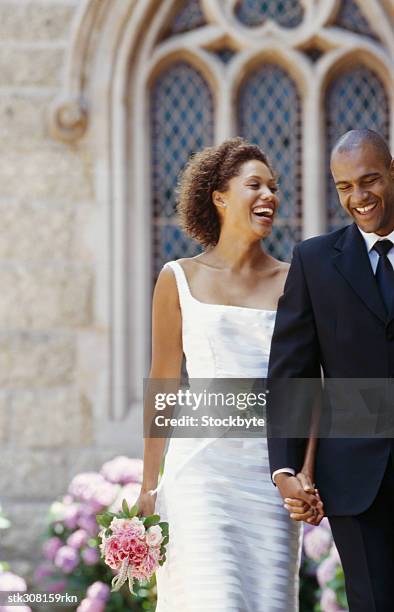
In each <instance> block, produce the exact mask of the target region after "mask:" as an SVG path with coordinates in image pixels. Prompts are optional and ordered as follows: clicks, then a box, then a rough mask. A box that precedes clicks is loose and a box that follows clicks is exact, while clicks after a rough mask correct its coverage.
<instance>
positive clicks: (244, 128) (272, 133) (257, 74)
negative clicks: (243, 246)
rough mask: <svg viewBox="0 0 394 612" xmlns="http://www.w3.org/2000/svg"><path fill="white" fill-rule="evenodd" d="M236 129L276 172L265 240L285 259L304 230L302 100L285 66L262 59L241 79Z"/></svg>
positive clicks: (287, 258) (277, 255)
mask: <svg viewBox="0 0 394 612" xmlns="http://www.w3.org/2000/svg"><path fill="white" fill-rule="evenodd" d="M238 129H239V133H240V134H241V135H242V136H244V137H245V138H247V139H248V140H250V141H252V142H255V143H256V144H258V145H260V146H261V147H262V148H263V149H264V150H265V151H266V152H267V154H268V156H269V158H270V160H271V163H272V165H273V167H274V169H275V170H276V172H278V174H279V183H280V199H281V204H280V208H279V215H278V218H277V219H276V221H275V224H274V227H273V230H272V234H271V236H269V237H268V238H267V239H266V240H265V241H264V244H265V246H266V248H267V249H268V250H269V252H270V253H271V254H272V255H273V256H274V257H278V258H279V259H282V260H283V259H284V260H287V261H289V260H290V258H291V252H292V249H293V246H294V245H295V243H296V242H298V241H299V240H300V239H301V236H302V233H301V230H302V191H301V103H300V98H299V95H298V92H297V87H296V85H295V83H294V81H293V80H292V79H291V77H290V76H289V75H288V74H287V72H286V71H285V70H283V68H281V67H280V66H277V65H275V64H268V63H267V64H263V65H262V66H261V67H260V68H259V69H257V70H255V71H253V73H252V74H250V75H249V76H248V77H247V78H246V79H245V80H244V82H243V83H242V85H241V88H240V91H239V102H238Z"/></svg>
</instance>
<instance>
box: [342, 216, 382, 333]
mask: <svg viewBox="0 0 394 612" xmlns="http://www.w3.org/2000/svg"><path fill="white" fill-rule="evenodd" d="M334 249H335V255H334V258H333V262H334V265H335V266H336V268H337V269H338V271H339V272H340V274H341V275H342V276H343V277H344V278H345V279H346V281H347V282H348V283H349V285H350V286H351V287H352V289H353V290H354V291H355V292H356V293H357V295H358V296H359V297H360V299H361V300H362V301H363V302H364V303H365V304H366V305H367V306H368V308H369V309H370V310H371V311H372V312H373V313H374V314H375V315H376V316H377V317H379V319H381V320H382V321H383V323H386V322H387V314H386V309H385V307H384V304H383V301H382V298H381V297H380V294H379V289H378V286H377V284H376V280H375V277H374V275H373V272H372V267H371V262H370V261H369V257H368V252H367V249H366V247H365V243H364V240H363V237H362V236H361V234H360V232H359V230H358V228H357V226H356V224H355V223H353V224H352V225H350V226H349V227H348V228H347V229H346V230H345V232H344V233H343V234H342V235H341V236H340V238H339V239H338V241H337V242H336V243H335V245H334Z"/></svg>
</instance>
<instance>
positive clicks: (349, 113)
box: [325, 65, 389, 230]
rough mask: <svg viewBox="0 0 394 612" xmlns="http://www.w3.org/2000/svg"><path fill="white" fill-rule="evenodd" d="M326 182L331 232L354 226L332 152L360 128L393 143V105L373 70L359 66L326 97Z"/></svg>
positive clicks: (342, 77) (340, 77)
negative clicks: (332, 163)
mask: <svg viewBox="0 0 394 612" xmlns="http://www.w3.org/2000/svg"><path fill="white" fill-rule="evenodd" d="M325 111H326V130H327V138H326V143H327V151H326V180H327V190H326V193H327V208H326V210H327V213H328V229H329V230H334V229H337V228H339V227H342V226H343V225H345V224H346V223H349V222H350V218H349V217H348V216H347V214H346V213H345V211H344V210H343V208H342V207H341V205H340V203H339V200H338V196H337V193H336V189H335V185H334V182H333V180H332V177H331V173H330V168H329V159H330V152H331V150H332V148H333V146H334V144H335V143H336V141H337V140H338V138H339V137H340V136H342V134H344V133H345V132H347V131H348V130H352V129H357V128H360V129H362V128H369V129H371V130H375V131H376V132H378V133H379V134H381V136H382V137H383V138H385V139H386V140H387V141H388V140H389V104H388V99H387V95H386V92H385V89H384V86H383V84H382V82H381V81H380V79H379V78H378V77H377V76H376V74H375V73H374V72H372V70H370V69H369V68H366V67H365V66H361V65H359V66H355V67H354V68H353V69H352V70H350V71H348V72H346V73H345V74H342V75H341V76H339V77H338V78H337V79H335V80H334V81H333V82H332V83H331V85H330V87H329V88H328V90H327V95H326V109H325Z"/></svg>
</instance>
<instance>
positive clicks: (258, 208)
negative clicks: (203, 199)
mask: <svg viewBox="0 0 394 612" xmlns="http://www.w3.org/2000/svg"><path fill="white" fill-rule="evenodd" d="M277 190H278V186H277V183H276V180H275V178H274V176H273V175H272V172H271V170H270V169H269V168H268V166H266V165H265V164H264V163H263V162H261V161H260V160H257V159H256V160H250V161H247V162H245V163H244V164H242V166H241V167H240V169H239V174H238V175H237V176H234V177H233V178H232V179H230V180H229V183H228V189H227V191H224V192H214V194H213V199H214V202H215V204H216V206H217V207H218V208H219V210H220V211H221V214H220V217H221V224H222V229H223V228H224V227H228V228H229V229H230V228H231V229H232V230H233V231H234V230H235V231H238V232H240V233H242V234H243V235H245V233H246V234H249V235H250V237H251V238H253V239H256V238H258V239H261V238H265V237H266V236H268V235H269V234H270V233H271V230H272V224H273V220H274V217H275V214H276V211H277V209H278V206H279V199H278V197H277V196H276V195H275V194H276V192H277Z"/></svg>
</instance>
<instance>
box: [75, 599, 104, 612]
mask: <svg viewBox="0 0 394 612" xmlns="http://www.w3.org/2000/svg"><path fill="white" fill-rule="evenodd" d="M77 612H105V601H101V600H100V599H90V598H89V597H87V598H86V599H83V600H82V601H81V603H80V604H79V606H78V608H77Z"/></svg>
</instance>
